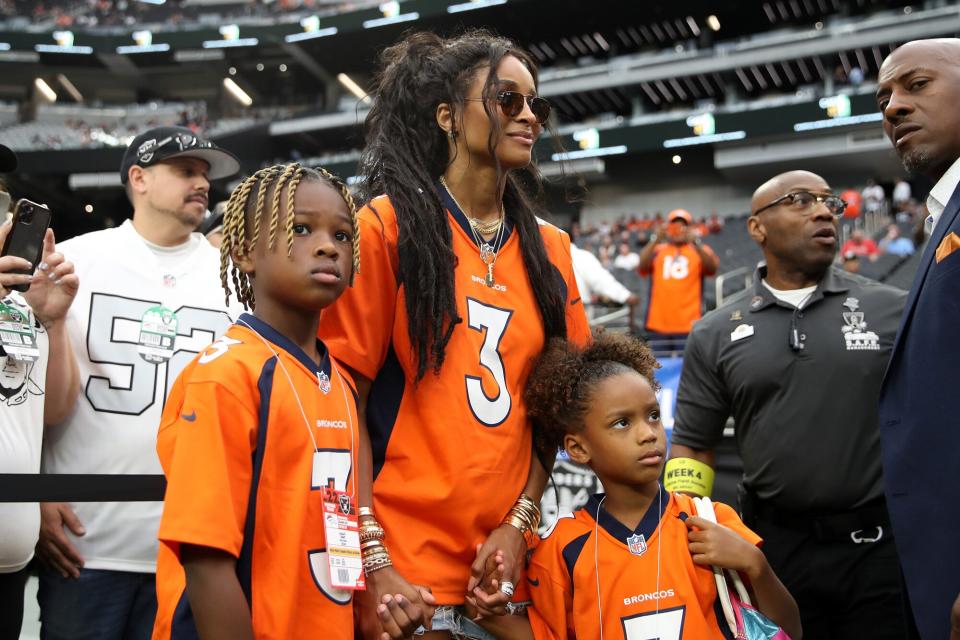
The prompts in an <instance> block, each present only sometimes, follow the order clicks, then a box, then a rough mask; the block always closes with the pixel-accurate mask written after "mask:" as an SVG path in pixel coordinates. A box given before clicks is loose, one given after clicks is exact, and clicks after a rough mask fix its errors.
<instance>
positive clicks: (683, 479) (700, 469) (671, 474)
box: [663, 458, 713, 496]
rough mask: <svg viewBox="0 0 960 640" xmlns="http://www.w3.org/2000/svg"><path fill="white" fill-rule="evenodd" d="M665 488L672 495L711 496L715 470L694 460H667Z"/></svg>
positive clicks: (664, 479)
mask: <svg viewBox="0 0 960 640" xmlns="http://www.w3.org/2000/svg"><path fill="white" fill-rule="evenodd" d="M663 488H664V489H666V490H667V491H669V492H670V493H674V492H680V493H692V494H694V495H698V496H709V495H710V494H711V492H712V491H713V469H712V468H711V467H710V465H708V464H704V463H703V462H700V461H699V460H694V459H693V458H671V459H670V460H667V466H666V471H665V473H664V478H663Z"/></svg>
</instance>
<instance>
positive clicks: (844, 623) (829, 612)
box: [665, 171, 906, 640]
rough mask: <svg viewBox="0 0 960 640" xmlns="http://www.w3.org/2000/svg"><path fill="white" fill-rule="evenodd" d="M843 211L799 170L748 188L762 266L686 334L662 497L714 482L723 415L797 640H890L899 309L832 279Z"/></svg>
mask: <svg viewBox="0 0 960 640" xmlns="http://www.w3.org/2000/svg"><path fill="white" fill-rule="evenodd" d="M844 206H845V205H844V203H843V201H842V200H840V199H839V198H838V197H837V196H835V195H833V193H832V191H831V189H830V186H829V185H828V184H827V183H826V181H824V179H823V178H821V177H820V176H818V175H816V174H813V173H809V172H807V171H791V172H789V173H785V174H782V175H779V176H776V177H775V178H773V179H771V180H769V181H768V182H766V183H765V184H764V185H763V186H761V187H760V188H759V189H757V191H756V193H755V194H754V197H753V201H752V203H751V211H752V215H751V216H750V218H749V220H748V223H747V226H748V230H749V233H750V235H751V237H752V238H753V239H754V240H755V241H756V242H757V243H758V244H759V245H760V247H761V249H762V250H763V254H764V258H765V264H764V265H762V266H761V267H760V268H759V269H758V272H757V274H756V277H755V280H754V285H753V287H752V289H748V290H747V291H745V292H743V294H741V295H739V296H738V297H736V298H734V299H733V300H731V301H730V302H728V303H726V304H724V305H723V306H721V307H719V308H718V309H716V310H715V311H712V312H711V313H709V314H707V315H706V316H705V317H704V318H703V319H702V320H700V321H699V322H698V323H697V324H696V325H694V328H693V332H692V333H691V334H690V338H689V339H688V341H687V348H686V351H685V353H684V363H683V373H682V375H681V379H680V386H679V389H678V392H677V405H676V416H675V423H674V430H673V437H672V445H671V451H670V456H671V459H670V461H669V462H668V463H667V471H666V480H665V486H666V487H667V488H668V489H670V488H671V482H672V478H673V477H675V476H672V474H671V471H672V470H673V469H675V468H678V467H677V466H676V465H687V468H688V469H689V468H697V469H699V471H701V472H702V475H704V476H707V475H709V471H710V470H709V469H706V468H703V467H696V465H698V464H706V465H708V466H712V465H713V459H714V454H713V451H714V448H715V447H716V445H717V444H718V442H719V440H720V438H721V436H722V433H723V428H724V424H725V423H726V420H727V417H728V416H733V418H734V422H735V428H736V438H737V444H738V447H739V450H740V454H741V457H742V458H743V466H744V477H743V483H742V486H743V492H742V497H741V507H742V510H743V516H744V521H745V522H746V523H747V524H748V525H749V526H750V527H752V528H753V529H754V530H755V531H756V532H757V533H758V534H759V535H760V536H761V537H763V538H764V544H763V551H764V553H765V554H766V556H767V559H768V561H769V562H770V565H771V566H772V567H773V568H774V570H775V571H776V573H777V575H778V576H779V577H780V579H781V580H782V581H783V583H784V585H786V587H787V588H788V589H789V590H790V592H791V593H792V594H793V596H794V598H796V600H797V605H798V606H799V607H800V616H801V619H802V622H803V631H804V638H806V639H814V640H816V639H818V638H871V639H874V640H875V639H878V638H889V639H890V640H894V639H896V640H900V639H901V638H903V622H902V610H903V607H902V601H901V589H900V584H899V569H898V563H897V557H896V549H895V547H894V544H893V539H892V536H891V533H890V525H889V518H888V516H887V512H886V505H885V500H884V496H883V483H882V477H881V471H880V444H879V432H878V420H877V406H876V397H877V393H878V392H879V389H880V381H881V379H882V377H883V372H884V369H885V368H886V365H887V357H888V355H889V353H890V349H891V347H892V346H893V339H894V335H895V333H896V328H897V324H898V322H899V317H900V313H901V310H902V308H903V302H904V299H905V297H906V294H905V293H904V292H903V291H900V290H898V289H894V288H892V287H888V286H886V285H882V284H880V283H877V282H874V281H871V280H867V279H865V278H862V277H860V276H857V275H853V274H849V273H845V272H844V271H843V270H842V269H840V268H838V267H837V266H836V265H835V264H834V259H835V257H836V252H837V237H838V236H837V219H838V217H839V216H840V215H842V214H843V209H844ZM684 459H685V460H684ZM701 489H702V490H703V491H709V487H706V486H704V487H702V488H701Z"/></svg>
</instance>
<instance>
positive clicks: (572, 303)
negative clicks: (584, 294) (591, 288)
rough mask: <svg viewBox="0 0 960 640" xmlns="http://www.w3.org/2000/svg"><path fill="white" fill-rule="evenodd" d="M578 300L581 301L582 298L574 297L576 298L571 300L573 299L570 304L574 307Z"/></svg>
mask: <svg viewBox="0 0 960 640" xmlns="http://www.w3.org/2000/svg"><path fill="white" fill-rule="evenodd" d="M578 302H580V298H576V299H574V300H571V301H570V306H571V307H572V306H574V305H575V304H577V303H578Z"/></svg>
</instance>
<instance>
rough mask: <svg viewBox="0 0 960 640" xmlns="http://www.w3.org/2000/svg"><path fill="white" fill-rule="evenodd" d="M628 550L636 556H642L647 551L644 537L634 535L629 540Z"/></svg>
mask: <svg viewBox="0 0 960 640" xmlns="http://www.w3.org/2000/svg"><path fill="white" fill-rule="evenodd" d="M627 548H628V549H630V553H632V554H633V555H635V556H642V555H643V554H644V553H645V552H646V550H647V541H646V539H645V538H644V537H643V535H637V534H633V535H632V536H630V537H629V538H627Z"/></svg>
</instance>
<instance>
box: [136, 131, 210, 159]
mask: <svg viewBox="0 0 960 640" xmlns="http://www.w3.org/2000/svg"><path fill="white" fill-rule="evenodd" d="M168 144H176V145H177V146H178V147H179V148H180V151H186V150H187V149H209V148H211V147H213V143H211V142H208V141H206V140H201V139H200V138H198V137H196V136H191V135H187V134H185V133H178V134H176V135H172V136H167V137H166V138H164V139H163V140H161V141H160V142H157V143H156V144H151V145H145V146H143V147H140V152H139V153H138V154H137V160H138V162H150V161H151V160H153V156H154V154H155V153H156V152H157V150H159V149H161V148H163V147H165V146H167V145H168Z"/></svg>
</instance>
